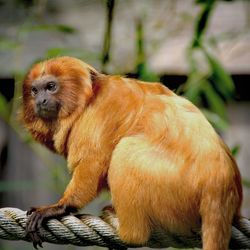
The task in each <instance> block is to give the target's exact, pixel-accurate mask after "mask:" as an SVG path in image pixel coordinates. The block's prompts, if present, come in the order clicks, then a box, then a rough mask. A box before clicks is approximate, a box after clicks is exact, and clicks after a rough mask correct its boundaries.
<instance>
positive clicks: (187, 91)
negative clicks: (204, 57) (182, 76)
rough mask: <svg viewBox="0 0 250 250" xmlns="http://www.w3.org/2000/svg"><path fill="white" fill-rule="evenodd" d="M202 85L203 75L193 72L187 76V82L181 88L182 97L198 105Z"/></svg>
mask: <svg viewBox="0 0 250 250" xmlns="http://www.w3.org/2000/svg"><path fill="white" fill-rule="evenodd" d="M202 84H204V75H203V74H201V73H200V72H198V71H193V72H192V73H190V74H189V77H188V80H187V81H186V83H185V85H184V87H183V91H184V96H186V97H187V98H188V99H189V100H190V101H191V102H192V103H194V104H198V103H199V101H200V92H201V89H202V88H201V87H202Z"/></svg>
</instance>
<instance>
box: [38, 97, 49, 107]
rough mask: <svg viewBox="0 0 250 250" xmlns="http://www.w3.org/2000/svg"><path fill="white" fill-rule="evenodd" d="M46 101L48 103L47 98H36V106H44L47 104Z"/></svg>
mask: <svg viewBox="0 0 250 250" xmlns="http://www.w3.org/2000/svg"><path fill="white" fill-rule="evenodd" d="M47 103H48V99H46V98H43V99H40V100H37V102H36V104H37V106H39V107H45V106H46V105H47Z"/></svg>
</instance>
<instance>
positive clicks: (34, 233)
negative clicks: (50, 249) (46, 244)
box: [26, 207, 46, 249]
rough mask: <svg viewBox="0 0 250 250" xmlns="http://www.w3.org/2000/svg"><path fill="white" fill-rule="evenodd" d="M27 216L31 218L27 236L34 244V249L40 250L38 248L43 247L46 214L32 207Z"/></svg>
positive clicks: (28, 223) (27, 225) (28, 222)
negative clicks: (43, 224) (42, 235)
mask: <svg viewBox="0 0 250 250" xmlns="http://www.w3.org/2000/svg"><path fill="white" fill-rule="evenodd" d="M27 215H28V216H29V218H28V221H27V224H26V235H27V236H28V237H29V238H30V239H31V241H32V242H33V246H34V248H36V249H38V248H37V246H39V247H43V246H42V239H41V228H42V223H43V221H44V219H45V218H46V214H45V213H44V212H43V211H42V210H40V211H39V209H38V208H34V207H32V208H31V209H30V210H28V211H27Z"/></svg>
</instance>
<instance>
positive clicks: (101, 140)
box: [23, 57, 242, 250]
mask: <svg viewBox="0 0 250 250" xmlns="http://www.w3.org/2000/svg"><path fill="white" fill-rule="evenodd" d="M44 75H54V76H55V77H56V78H57V79H59V82H60V88H61V89H60V91H59V93H58V94H57V98H58V100H60V103H61V106H62V108H61V110H60V112H59V114H58V118H57V120H51V121H47V120H46V121H45V120H42V119H41V118H39V117H37V116H36V115H35V114H34V111H33V110H34V100H33V99H32V97H31V95H30V88H31V84H32V81H34V80H35V79H38V78H40V77H42V76H44ZM23 120H24V124H25V126H26V128H27V129H28V130H29V131H30V132H31V134H32V135H33V137H34V138H35V139H36V140H37V141H39V142H40V143H42V144H44V145H45V146H47V147H48V148H50V149H52V150H53V151H55V152H57V153H59V154H62V155H64V156H65V157H66V158H67V161H68V167H69V169H70V171H71V172H72V179H71V181H70V183H69V185H68V187H67V189H66V191H65V193H64V195H63V197H62V199H61V200H60V201H59V202H58V203H57V204H59V205H65V204H66V205H68V206H71V207H75V208H77V209H79V208H82V207H84V206H85V205H86V204H87V203H89V202H90V201H91V200H93V199H94V198H95V197H96V196H97V195H98V193H99V192H100V191H101V189H102V187H104V186H105V183H106V182H107V183H108V186H109V189H110V192H111V196H112V201H113V206H114V209H115V211H116V214H117V216H118V219H119V224H120V226H119V232H118V233H119V236H120V237H121V239H122V240H124V241H125V242H128V243H134V244H141V243H144V242H146V241H147V240H148V239H149V237H150V234H151V232H152V230H154V228H164V229H165V230H167V231H170V232H175V233H177V234H184V235H190V234H192V232H193V231H196V232H197V231H199V230H200V228H201V229H202V238H203V249H206V250H215V249H216V250H226V249H228V242H229V239H230V236H231V223H232V220H233V219H237V217H238V216H240V205H241V201H242V188H241V180H240V174H239V171H238V168H237V166H236V163H235V160H234V159H233V157H232V155H231V153H230V151H229V149H228V148H227V146H226V145H225V144H224V143H223V142H222V140H221V139H220V137H219V136H218V135H217V134H216V132H215V131H214V129H213V128H212V126H211V125H210V124H209V122H208V121H207V120H206V118H205V117H204V116H203V114H202V113H201V112H200V111H199V110H198V108H196V107H195V106H194V105H193V104H192V103H190V102H189V101H188V100H186V99H185V98H183V97H180V96H178V95H176V94H174V93H173V92H172V91H170V90H169V89H168V88H166V87H164V86H163V85H161V84H159V83H146V82H142V81H138V80H134V79H127V78H123V77H120V76H108V75H103V74H100V73H98V72H97V71H96V70H95V69H93V68H92V67H91V66H89V65H87V64H85V63H83V62H82V61H80V60H78V59H75V58H71V57H59V58H55V59H51V60H48V61H44V62H41V63H39V64H36V65H35V66H34V67H33V68H32V69H31V70H30V72H29V73H28V74H27V76H26V78H25V81H24V84H23Z"/></svg>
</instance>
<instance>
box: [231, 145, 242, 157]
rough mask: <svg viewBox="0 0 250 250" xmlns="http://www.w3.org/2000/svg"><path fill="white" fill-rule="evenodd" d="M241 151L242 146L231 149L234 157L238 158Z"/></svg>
mask: <svg viewBox="0 0 250 250" xmlns="http://www.w3.org/2000/svg"><path fill="white" fill-rule="evenodd" d="M239 151H240V145H235V146H234V147H233V148H231V152H232V155H233V156H236V155H237V154H238V153H239Z"/></svg>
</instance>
